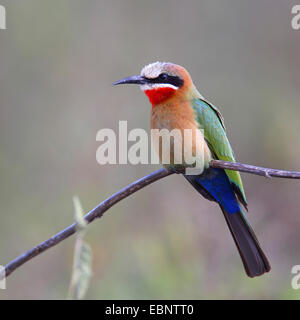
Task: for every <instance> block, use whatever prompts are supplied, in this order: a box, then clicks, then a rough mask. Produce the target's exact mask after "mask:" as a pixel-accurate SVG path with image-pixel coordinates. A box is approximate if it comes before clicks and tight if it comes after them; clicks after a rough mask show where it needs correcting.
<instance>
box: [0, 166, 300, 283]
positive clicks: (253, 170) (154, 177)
mask: <svg viewBox="0 0 300 320" xmlns="http://www.w3.org/2000/svg"><path fill="white" fill-rule="evenodd" d="M210 166H211V167H213V168H221V169H227V170H235V171H241V172H246V173H250V174H255V175H259V176H264V177H277V178H288V179H300V172H297V171H284V170H275V169H270V168H263V167H257V166H253V165H249V164H242V163H233V162H229V161H221V160H212V161H211V162H210ZM171 174H173V172H170V171H166V170H165V169H160V170H157V171H155V172H153V173H151V174H149V175H147V176H145V177H143V178H142V179H140V180H137V181H135V182H133V183H132V184H130V185H128V186H127V187H125V188H124V189H122V190H120V191H118V192H117V193H115V194H113V195H112V196H110V197H109V198H107V199H106V200H104V201H103V202H102V203H100V204H99V205H98V206H97V207H95V208H94V209H93V210H91V211H90V212H89V213H87V214H86V215H85V216H84V219H85V220H86V221H87V223H91V222H92V221H94V220H95V219H96V218H101V217H102V216H103V214H104V212H106V211H107V210H108V209H109V208H111V207H112V206H113V205H115V204H116V203H118V202H119V201H121V200H123V199H124V198H126V197H128V196H130V195H131V194H133V193H135V192H137V191H138V190H140V189H142V188H144V187H146V186H147V185H149V184H151V183H153V182H155V181H158V180H160V179H162V178H164V177H167V176H169V175H171ZM76 226H77V224H76V223H73V224H72V225H70V226H69V227H67V228H66V229H64V230H62V231H60V232H59V233H57V234H56V235H54V236H53V237H51V238H50V239H48V240H46V241H44V242H42V243H40V244H38V245H37V246H35V247H33V248H32V249H30V250H28V251H26V252H25V253H23V254H21V255H20V256H19V257H17V258H16V259H14V260H12V261H11V262H9V263H8V264H7V265H6V266H5V267H4V268H3V269H2V270H0V280H1V279H2V278H3V277H4V276H5V277H7V276H9V275H10V274H11V273H12V272H13V271H15V270H16V269H18V268H19V267H20V266H22V265H23V264H24V263H26V262H27V261H29V260H31V259H33V258H34V257H36V256H38V255H40V254H41V253H42V252H44V251H46V250H47V249H49V248H51V247H54V246H56V245H57V244H59V243H60V242H62V241H63V240H65V239H67V238H68V237H70V236H71V235H73V234H74V233H75V232H76Z"/></svg>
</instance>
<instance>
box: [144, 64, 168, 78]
mask: <svg viewBox="0 0 300 320" xmlns="http://www.w3.org/2000/svg"><path fill="white" fill-rule="evenodd" d="M164 64H165V62H159V61H157V62H154V63H150V64H148V65H147V66H145V67H144V68H143V69H142V71H141V76H143V77H146V78H149V79H154V78H156V77H158V76H159V75H160V74H161V73H162V71H163V66H164Z"/></svg>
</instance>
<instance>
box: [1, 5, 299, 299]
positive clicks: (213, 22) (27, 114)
mask: <svg viewBox="0 0 300 320" xmlns="http://www.w3.org/2000/svg"><path fill="white" fill-rule="evenodd" d="M0 3H1V4H2V5H5V6H6V10H7V30H0V181H1V184H0V188H1V189H0V204H1V223H0V264H2V265H4V264H6V263H7V262H9V261H10V260H11V259H13V258H15V257H16V256H17V255H19V254H21V253H23V252H24V251H25V250H27V249H29V248H31V247H32V246H34V245H36V244H37V243H39V242H41V241H43V240H45V239H47V238H49V237H50V236H52V235H53V234H54V233H56V232H58V231H60V230H61V229H63V228H64V227H66V226H68V225H69V224H71V223H72V222H73V219H74V217H73V205H72V196H73V195H74V194H77V195H78V196H79V197H80V199H81V202H82V205H83V207H84V209H85V210H86V211H88V210H90V209H92V208H93V207H94V206H96V205H97V204H98V203H99V202H101V201H102V200H104V199H105V198H106V197H108V196H110V195H111V194H112V193H114V192H116V191H117V190H119V189H120V188H122V187H124V186H126V185H127V184H129V183H130V182H132V181H134V180H136V179H137V178H140V177H142V176H144V175H146V174H148V173H150V172H152V171H153V170H155V169H156V168H158V166H150V165H149V166H146V165H137V166H132V165H106V166H100V165H99V164H97V162H96V150H97V148H98V146H99V142H97V141H96V133H97V131H98V130H99V129H102V128H113V129H117V128H118V121H119V120H128V128H129V129H133V128H144V129H145V130H149V126H150V119H149V118H150V105H149V103H148V101H147V100H146V98H145V97H144V96H143V94H142V93H141V92H140V90H139V89H138V88H137V87H135V86H132V87H131V86H129V87H125V86H124V87H118V88H115V87H112V85H111V83H112V82H114V81H115V80H118V79H120V78H121V77H124V76H128V75H132V74H136V73H139V72H140V69H141V68H142V67H143V66H144V65H145V64H148V63H150V62H153V61H157V60H161V61H171V62H174V63H177V64H181V65H183V66H185V67H186V68H187V69H188V70H189V71H190V73H191V75H192V77H193V80H194V82H195V84H196V86H197V87H198V89H199V90H200V92H201V93H202V94H203V95H204V96H205V97H206V98H207V99H209V100H210V101H211V102H212V103H214V104H215V105H217V106H218V107H219V108H220V110H221V112H222V114H223V116H224V118H225V123H226V126H227V132H228V136H229V138H230V140H231V143H232V146H233V149H234V150H235V153H236V157H237V159H238V160H239V161H240V162H245V163H251V164H255V165H261V166H266V167H272V168H273V167H274V168H281V169H287V170H300V162H299V158H300V148H299V146H300V141H299V119H300V108H299V107H300V103H299V88H300V77H299V74H300V73H299V71H300V70H299V55H300V30H299V31H295V30H293V29H292V27H291V19H292V15H291V8H292V6H293V5H294V4H296V3H297V1H296V0H295V1H282V0H260V1H259V0H257V1H250V0H243V1H240V0H225V1H224V0H218V1H217V0H209V1H208V0H207V1H199V0H185V1H171V0H165V1H157V0H155V1H145V0H143V1H137V0H136V1H129V0H113V1H100V0H94V1H93V0H89V1H80V0H51V1H49V0H48V1H40V0H23V1H17V0H1V1H0ZM298 4H299V1H298ZM243 178H244V185H245V189H246V193H247V197H248V202H249V209H250V210H249V213H248V218H249V220H250V222H251V224H252V225H253V228H254V229H255V231H256V234H257V236H258V238H259V239H260V242H261V244H262V246H263V248H264V250H265V251H266V253H267V255H268V257H269V259H270V261H271V264H272V271H271V272H270V273H269V274H267V275H264V276H263V277H260V278H256V279H249V278H247V277H246V275H245V272H244V270H243V267H242V264H241V261H240V258H239V255H238V252H237V250H236V248H235V246H234V243H233V241H232V239H231V236H230V233H229V231H228V229H227V226H226V224H225V220H224V218H223V216H222V214H221V211H220V209H219V208H218V206H217V205H215V204H213V203H211V202H208V201H206V200H204V199H203V198H201V197H200V196H199V194H198V193H197V192H196V191H194V190H193V189H192V188H191V186H190V185H189V184H188V183H187V182H186V181H185V179H183V178H182V177H180V176H177V175H174V176H171V177H168V178H166V179H163V180H161V181H159V182H157V183H155V184H153V185H151V186H149V187H147V188H146V189H144V190H142V191H139V192H138V193H137V194H134V195H133V196H131V197H130V198H128V199H126V200H124V201H122V202H121V203H119V204H118V205H117V206H115V207H113V208H112V209H111V210H110V211H109V212H107V213H106V214H105V216H104V217H103V218H102V219H101V220H98V221H95V222H94V223H93V224H91V225H90V226H89V229H88V232H87V235H86V240H87V241H88V242H89V243H90V245H91V247H92V251H93V278H92V282H91V285H90V288H89V291H88V293H87V296H86V297H87V298H90V299H98V298H100V299H110V298H113V299H134V298H140V299H146V298H148V299H160V298H165V299H185V298H188V299H201V298H207V299H211V298H215V299H223V298H229V299H237V298H241V299H267V298H271V299H287V298H292V299H298V298H300V290H298V291H297V290H293V289H292V287H291V279H292V276H293V275H292V274H291V268H292V266H293V265H296V264H300V248H299V243H300V212H299V207H300V184H299V183H300V182H299V181H292V180H281V179H270V180H267V179H265V178H262V177H257V176H251V175H245V174H243ZM74 240H75V238H74V237H72V238H69V239H68V240H66V241H64V242H63V243H61V244H60V245H59V246H57V247H55V248H53V249H51V250H49V251H47V252H46V253H44V254H43V255H41V256H39V257H37V258H35V259H34V260H31V261H30V262H29V263H27V264H26V265H24V266H23V267H22V268H20V269H19V270H17V271H16V272H15V273H14V274H12V275H11V276H10V277H9V278H8V279H7V289H6V290H0V298H1V299H21V298H24V299H30V298H31V299H55V298H57V299H64V298H65V297H66V296H67V291H68V286H69V281H70V277H71V268H72V256H73V247H74Z"/></svg>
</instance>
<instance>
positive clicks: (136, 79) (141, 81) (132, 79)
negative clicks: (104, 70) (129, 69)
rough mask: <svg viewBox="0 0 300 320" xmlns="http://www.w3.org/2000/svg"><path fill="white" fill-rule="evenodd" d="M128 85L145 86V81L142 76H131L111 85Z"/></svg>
mask: <svg viewBox="0 0 300 320" xmlns="http://www.w3.org/2000/svg"><path fill="white" fill-rule="evenodd" d="M128 83H134V84H146V83H147V79H146V78H144V77H142V76H132V77H128V78H124V79H121V80H119V81H116V82H114V83H113V85H114V86H116V85H117V84H128Z"/></svg>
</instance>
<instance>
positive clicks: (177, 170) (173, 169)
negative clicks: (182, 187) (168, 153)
mask: <svg viewBox="0 0 300 320" xmlns="http://www.w3.org/2000/svg"><path fill="white" fill-rule="evenodd" d="M165 169H166V170H167V171H168V172H171V173H176V174H183V173H185V167H184V166H181V165H178V166H173V167H165Z"/></svg>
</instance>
